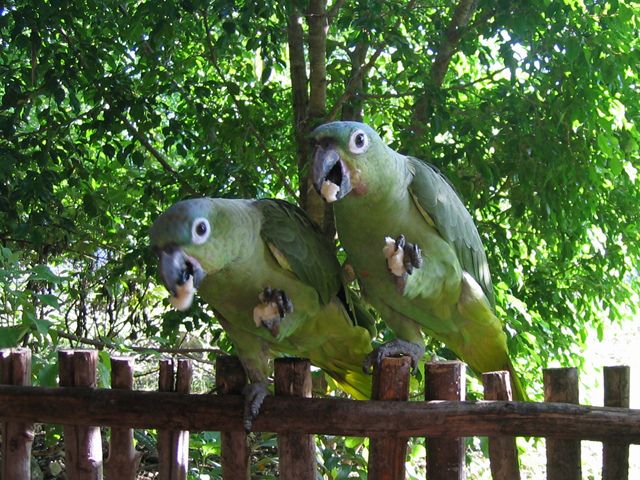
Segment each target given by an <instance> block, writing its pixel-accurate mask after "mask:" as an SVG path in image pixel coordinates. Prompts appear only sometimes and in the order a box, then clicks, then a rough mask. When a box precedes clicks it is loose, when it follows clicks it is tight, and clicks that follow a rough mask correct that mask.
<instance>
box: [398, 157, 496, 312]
mask: <svg viewBox="0 0 640 480" xmlns="http://www.w3.org/2000/svg"><path fill="white" fill-rule="evenodd" d="M407 160H408V162H409V170H410V172H411V173H412V175H413V179H412V181H411V184H410V185H409V190H410V192H411V196H412V198H413V200H414V202H415V203H416V206H417V207H418V210H420V211H421V212H422V214H423V215H425V214H426V217H425V220H426V221H427V222H429V223H431V224H432V225H435V228H436V229H437V230H438V232H439V233H440V235H441V236H442V238H444V239H445V240H446V241H447V242H448V243H449V244H450V245H451V247H452V248H453V249H454V251H455V252H456V256H457V257H458V260H459V261H460V264H461V265H462V268H463V269H464V270H465V271H466V272H468V273H469V274H470V275H471V276H472V277H473V278H474V279H475V280H476V281H477V282H478V284H479V285H480V286H481V287H482V290H483V291H484V293H485V295H486V296H487V298H488V299H489V302H490V303H491V305H492V306H493V305H494V304H495V299H494V293H493V285H492V283H491V273H490V272H489V264H488V262H487V256H486V253H485V251H484V246H483V245H482V239H481V238H480V234H479V233H478V229H477V228H476V225H475V223H474V222H473V218H471V214H470V213H469V212H468V210H467V209H466V208H465V206H464V204H463V203H462V200H461V199H460V197H459V196H458V194H457V193H456V191H455V189H454V188H453V186H452V185H451V184H450V183H449V181H448V180H447V179H446V178H445V176H444V175H442V173H440V171H439V170H438V169H437V168H436V167H434V166H433V165H430V164H428V163H425V162H423V161H422V160H419V159H417V158H414V157H407Z"/></svg>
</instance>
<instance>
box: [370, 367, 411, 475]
mask: <svg viewBox="0 0 640 480" xmlns="http://www.w3.org/2000/svg"><path fill="white" fill-rule="evenodd" d="M410 374H411V358H410V357H399V358H393V357H389V358H384V359H383V360H382V362H381V363H380V365H379V366H375V367H374V370H373V385H372V386H373V390H372V395H371V398H372V399H373V400H382V401H389V400H402V401H407V400H408V399H409V375H410ZM406 457H407V439H406V438H397V437H396V436H395V435H389V436H387V437H373V438H371V440H370V442H369V480H403V479H404V478H405V468H404V464H405V461H406Z"/></svg>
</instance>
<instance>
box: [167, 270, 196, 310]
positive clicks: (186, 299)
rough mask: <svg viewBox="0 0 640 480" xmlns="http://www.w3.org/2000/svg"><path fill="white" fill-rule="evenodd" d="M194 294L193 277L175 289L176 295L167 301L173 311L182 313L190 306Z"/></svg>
mask: <svg viewBox="0 0 640 480" xmlns="http://www.w3.org/2000/svg"><path fill="white" fill-rule="evenodd" d="M195 293H196V289H195V288H193V277H189V280H187V281H186V282H184V283H183V284H182V285H178V286H177V287H176V294H175V296H174V295H172V296H171V298H170V299H169V301H170V302H171V305H173V307H174V308H175V309H177V310H181V311H184V310H186V309H187V308H189V307H190V306H191V303H192V302H193V296H194V294H195Z"/></svg>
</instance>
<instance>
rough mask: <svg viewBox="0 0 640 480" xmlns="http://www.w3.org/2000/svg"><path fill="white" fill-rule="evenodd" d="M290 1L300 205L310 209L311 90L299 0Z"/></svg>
mask: <svg viewBox="0 0 640 480" xmlns="http://www.w3.org/2000/svg"><path fill="white" fill-rule="evenodd" d="M286 5H287V42H288V46H289V76H290V77H291V96H292V103H293V132H294V137H295V143H296V156H297V162H298V188H299V193H300V197H299V202H300V206H301V207H302V208H303V209H304V210H307V185H308V180H307V175H306V169H305V165H306V163H307V159H308V157H309V151H308V150H309V149H308V145H307V142H306V139H305V135H306V131H307V112H308V108H309V93H308V91H307V82H308V78H307V64H306V59H305V55H304V33H303V31H302V25H301V23H300V20H301V16H300V10H299V9H298V6H297V4H296V2H294V1H289V2H286Z"/></svg>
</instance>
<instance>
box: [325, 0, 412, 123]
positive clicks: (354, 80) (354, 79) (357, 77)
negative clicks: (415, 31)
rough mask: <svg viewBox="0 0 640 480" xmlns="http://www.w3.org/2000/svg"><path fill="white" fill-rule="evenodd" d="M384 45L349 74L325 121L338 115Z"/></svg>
mask: <svg viewBox="0 0 640 480" xmlns="http://www.w3.org/2000/svg"><path fill="white" fill-rule="evenodd" d="M415 3H416V0H410V1H409V2H408V3H407V6H406V8H405V12H409V11H411V10H412V9H413V7H414V5H415ZM401 22H402V19H398V20H397V21H396V23H395V24H394V25H393V27H392V28H391V30H395V29H397V28H398V27H399V26H400V23H401ZM386 47H387V44H386V43H382V44H380V45H379V46H378V48H376V50H375V51H374V52H373V54H372V55H371V57H370V58H369V61H368V62H367V63H366V64H364V65H362V66H361V67H360V68H359V69H358V70H357V71H356V72H355V73H354V74H353V75H352V76H351V79H350V80H349V83H348V84H347V87H346V88H345V90H344V92H343V93H342V95H341V96H340V98H338V100H337V101H336V103H335V104H334V105H333V108H332V109H331V111H330V112H329V114H328V115H327V116H326V120H327V121H332V120H335V118H336V116H337V115H338V112H339V111H340V110H341V109H342V106H343V105H344V104H345V103H346V102H347V101H348V100H349V99H350V98H351V97H352V96H353V95H354V93H355V91H356V89H357V86H358V85H359V84H360V82H361V81H362V79H363V78H364V76H365V75H366V74H367V73H369V70H371V68H372V67H373V66H374V65H375V63H376V61H377V60H378V57H380V55H381V54H382V52H383V51H384V49H385V48H386Z"/></svg>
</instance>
